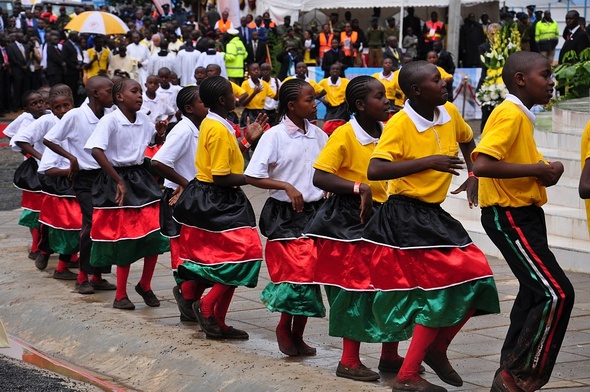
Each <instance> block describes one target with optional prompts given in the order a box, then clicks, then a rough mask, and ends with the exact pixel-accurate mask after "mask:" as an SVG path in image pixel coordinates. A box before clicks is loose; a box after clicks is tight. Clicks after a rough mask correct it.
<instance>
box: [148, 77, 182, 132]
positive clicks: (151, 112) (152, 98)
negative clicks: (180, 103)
mask: <svg viewBox="0 0 590 392" xmlns="http://www.w3.org/2000/svg"><path fill="white" fill-rule="evenodd" d="M159 88H160V78H158V76H157V75H150V76H148V77H147V79H146V82H145V93H144V94H143V104H142V105H141V112H142V113H145V114H146V115H147V116H148V117H149V119H150V121H151V122H152V123H154V124H155V123H157V122H158V121H166V122H169V121H170V120H171V119H172V117H174V115H175V114H176V111H175V110H174V108H173V107H172V105H170V103H169V101H168V98H167V97H166V96H164V95H159V94H158V89H159Z"/></svg>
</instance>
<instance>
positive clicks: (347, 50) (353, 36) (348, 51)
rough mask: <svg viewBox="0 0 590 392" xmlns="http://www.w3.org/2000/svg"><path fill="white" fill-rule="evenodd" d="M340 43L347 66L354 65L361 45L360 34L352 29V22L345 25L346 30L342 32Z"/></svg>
mask: <svg viewBox="0 0 590 392" xmlns="http://www.w3.org/2000/svg"><path fill="white" fill-rule="evenodd" d="M340 45H342V51H343V52H344V61H345V63H344V64H345V65H346V66H347V67H354V59H355V58H356V56H357V53H358V49H359V47H360V42H359V34H358V32H356V31H353V30H352V26H351V25H350V23H346V24H345V25H344V31H343V32H341V33H340Z"/></svg>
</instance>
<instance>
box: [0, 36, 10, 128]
mask: <svg viewBox="0 0 590 392" xmlns="http://www.w3.org/2000/svg"><path fill="white" fill-rule="evenodd" d="M9 66H10V65H9V64H8V54H7V53H6V36H5V35H4V33H0V117H4V113H6V112H8V111H9V110H10V100H11V98H10V70H9V69H8V67H9Z"/></svg>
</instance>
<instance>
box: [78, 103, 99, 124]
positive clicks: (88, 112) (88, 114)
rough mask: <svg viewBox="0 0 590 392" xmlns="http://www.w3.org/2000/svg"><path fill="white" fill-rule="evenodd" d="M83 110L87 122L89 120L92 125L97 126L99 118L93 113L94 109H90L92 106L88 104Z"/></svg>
mask: <svg viewBox="0 0 590 392" xmlns="http://www.w3.org/2000/svg"><path fill="white" fill-rule="evenodd" d="M81 108H82V112H83V113H84V115H85V116H86V120H88V122H89V123H90V124H96V123H97V122H98V117H96V114H94V112H93V111H92V109H90V106H89V105H88V104H87V103H85V104H83V105H82V106H81Z"/></svg>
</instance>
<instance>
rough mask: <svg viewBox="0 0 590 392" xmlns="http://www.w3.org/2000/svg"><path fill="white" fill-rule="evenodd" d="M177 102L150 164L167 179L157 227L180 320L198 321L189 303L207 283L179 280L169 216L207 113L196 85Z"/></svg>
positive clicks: (175, 229) (176, 233)
mask: <svg viewBox="0 0 590 392" xmlns="http://www.w3.org/2000/svg"><path fill="white" fill-rule="evenodd" d="M176 104H177V106H178V108H179V109H180V111H181V112H182V115H183V119H182V120H181V121H180V122H179V123H178V125H177V126H175V127H174V129H173V130H172V131H170V133H169V134H168V136H167V138H166V143H164V145H163V146H162V148H160V150H159V151H158V152H157V153H156V155H154V157H153V158H152V166H153V167H154V169H155V170H156V171H157V172H158V173H159V174H160V175H161V176H162V177H164V178H165V179H166V180H165V181H164V196H163V197H162V203H161V205H160V227H161V230H162V234H163V235H165V236H166V237H168V238H170V258H171V263H172V272H173V274H174V278H175V280H176V282H177V283H178V285H177V286H176V287H174V289H173V290H172V292H173V293H174V298H176V303H177V304H178V309H179V310H180V319H181V321H197V317H196V315H195V313H194V312H193V308H192V304H193V302H194V301H196V300H198V299H200V298H201V295H202V294H203V291H204V290H205V288H206V287H207V286H206V285H204V284H203V283H201V282H196V281H194V280H182V279H180V278H179V277H178V273H177V270H178V266H179V265H180V264H181V263H182V260H181V259H180V256H179V241H180V239H179V237H180V225H179V224H178V223H176V222H175V221H174V219H173V218H172V212H173V206H174V204H175V201H176V200H178V197H179V196H180V195H181V194H182V192H183V190H184V189H185V188H186V187H187V185H188V182H189V181H190V180H191V179H193V178H195V175H196V174H197V168H196V167H195V158H196V154H197V141H198V139H199V126H200V125H201V121H203V119H204V118H205V116H207V109H206V108H205V106H204V105H203V102H202V101H201V99H200V98H199V88H198V87H197V86H189V87H185V88H183V89H182V90H180V92H179V93H178V96H177V97H176Z"/></svg>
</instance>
